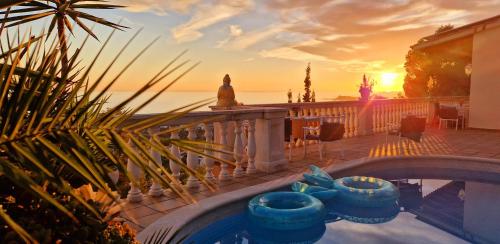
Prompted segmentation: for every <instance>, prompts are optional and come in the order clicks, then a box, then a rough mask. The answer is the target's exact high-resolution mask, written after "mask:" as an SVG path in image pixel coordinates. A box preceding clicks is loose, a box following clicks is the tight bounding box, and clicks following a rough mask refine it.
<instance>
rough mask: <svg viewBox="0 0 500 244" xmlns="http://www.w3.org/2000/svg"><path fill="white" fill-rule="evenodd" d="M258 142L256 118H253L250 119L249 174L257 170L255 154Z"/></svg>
mask: <svg viewBox="0 0 500 244" xmlns="http://www.w3.org/2000/svg"><path fill="white" fill-rule="evenodd" d="M256 152H257V150H256V144H255V120H253V119H251V120H249V121H248V146H247V155H248V163H247V174H253V173H255V172H257V169H256V168H255V154H256Z"/></svg>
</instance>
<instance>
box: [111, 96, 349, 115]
mask: <svg viewBox="0 0 500 244" xmlns="http://www.w3.org/2000/svg"><path fill="white" fill-rule="evenodd" d="M339 94H340V93H338V92H316V101H318V102H319V101H331V100H333V99H335V98H336V97H337V96H338V95H339ZM110 95H111V97H110V100H109V103H108V104H107V105H106V107H113V106H115V105H117V104H119V103H120V102H121V101H123V100H125V99H127V98H128V97H130V96H132V95H133V92H117V91H114V92H112V93H111V94H110ZM153 95H154V93H153V92H146V93H145V94H143V95H141V96H139V97H137V98H136V99H134V101H133V102H132V103H131V104H130V105H131V107H137V106H139V105H140V104H142V103H144V102H145V101H146V100H147V99H148V98H150V97H151V96H153ZM296 96H297V95H294V99H293V101H296V100H297V97H296ZM216 97H217V91H213V92H205V91H167V92H164V93H163V94H162V95H160V96H159V97H157V98H156V99H155V100H154V101H153V102H151V103H150V104H149V105H147V106H146V107H144V108H143V109H142V110H140V111H139V112H138V113H140V114H146V113H162V112H167V111H170V110H173V109H176V108H179V107H182V106H186V105H189V104H192V103H195V102H199V101H201V100H204V99H213V100H214V102H213V104H211V105H215V100H216ZM236 100H237V101H238V102H242V103H243V104H245V105H250V104H262V103H286V102H287V100H288V98H287V94H286V91H284V92H236ZM208 106H209V105H207V106H204V107H201V108H199V109H197V110H198V111H208V110H210V109H209V108H208Z"/></svg>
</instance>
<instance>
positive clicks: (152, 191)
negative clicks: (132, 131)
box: [148, 127, 163, 197]
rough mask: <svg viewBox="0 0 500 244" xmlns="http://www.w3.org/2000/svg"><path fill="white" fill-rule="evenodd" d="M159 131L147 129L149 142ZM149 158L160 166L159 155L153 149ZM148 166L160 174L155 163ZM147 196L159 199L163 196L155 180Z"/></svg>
mask: <svg viewBox="0 0 500 244" xmlns="http://www.w3.org/2000/svg"><path fill="white" fill-rule="evenodd" d="M159 130H160V128H159V127H157V128H154V129H149V136H150V137H151V139H150V140H151V141H152V140H153V135H154V133H156V132H158V131H159ZM150 153H151V157H152V158H153V159H154V160H155V162H156V164H157V165H162V162H161V154H160V153H159V152H158V151H156V150H154V149H153V148H151V149H150ZM149 166H151V167H154V168H155V169H157V171H158V173H160V171H159V168H158V167H156V165H155V163H153V162H149ZM148 194H149V195H150V196H152V197H159V196H161V195H163V189H162V187H161V184H160V183H159V182H158V181H157V180H153V184H152V185H151V187H150V188H149V192H148Z"/></svg>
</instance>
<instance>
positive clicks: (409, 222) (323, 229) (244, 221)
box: [185, 201, 467, 244]
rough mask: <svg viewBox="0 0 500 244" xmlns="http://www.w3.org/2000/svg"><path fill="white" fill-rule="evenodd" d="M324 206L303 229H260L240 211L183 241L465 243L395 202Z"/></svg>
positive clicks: (334, 203) (331, 204)
mask: <svg viewBox="0 0 500 244" xmlns="http://www.w3.org/2000/svg"><path fill="white" fill-rule="evenodd" d="M325 207H326V209H327V213H328V214H327V216H326V218H325V223H324V224H320V225H318V226H313V227H310V228H307V229H301V230H293V231H277V230H268V229H263V228H260V227H259V226H257V225H255V224H253V223H252V222H250V221H249V219H248V216H247V214H248V213H247V212H246V211H244V212H241V213H238V214H236V215H232V216H229V217H226V218H224V219H222V220H219V221H217V222H215V223H212V224H210V225H209V226H207V227H206V228H204V229H202V230H200V231H199V232H197V233H194V234H193V235H192V236H190V237H189V238H188V239H187V240H186V241H185V243H203V244H205V243H206V244H210V243H384V244H385V243H422V244H423V243H467V242H466V241H464V240H463V239H460V238H458V237H456V236H453V235H451V234H449V233H448V232H445V231H443V230H440V229H438V228H435V227H433V226H431V225H428V224H426V223H424V222H421V221H419V220H418V219H416V218H415V215H413V214H411V213H409V212H402V211H400V210H401V209H400V207H399V205H395V206H390V207H386V208H352V207H350V206H344V205H342V204H340V203H338V202H335V201H333V202H328V203H325Z"/></svg>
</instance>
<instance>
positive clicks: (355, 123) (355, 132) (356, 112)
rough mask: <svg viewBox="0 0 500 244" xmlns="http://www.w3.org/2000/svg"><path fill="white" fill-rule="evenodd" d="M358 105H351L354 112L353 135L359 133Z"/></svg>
mask: <svg viewBox="0 0 500 244" xmlns="http://www.w3.org/2000/svg"><path fill="white" fill-rule="evenodd" d="M358 111H359V110H358V106H354V107H353V112H354V136H358V135H359V119H358V115H359V114H358Z"/></svg>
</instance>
